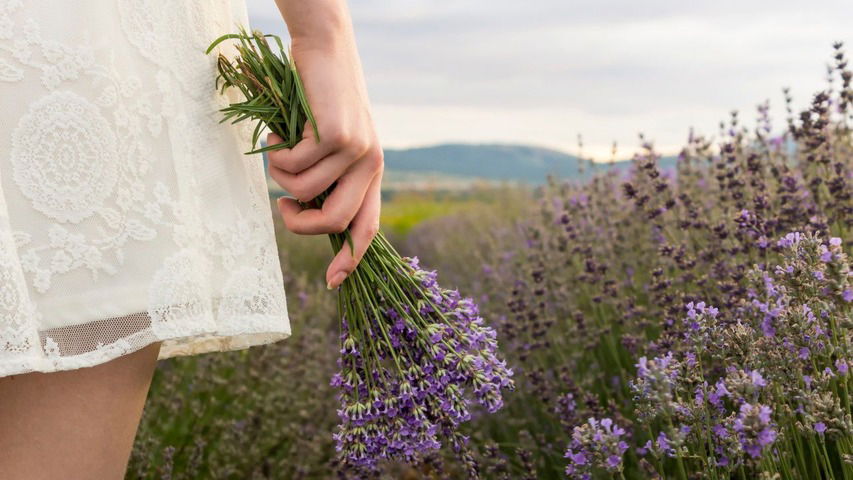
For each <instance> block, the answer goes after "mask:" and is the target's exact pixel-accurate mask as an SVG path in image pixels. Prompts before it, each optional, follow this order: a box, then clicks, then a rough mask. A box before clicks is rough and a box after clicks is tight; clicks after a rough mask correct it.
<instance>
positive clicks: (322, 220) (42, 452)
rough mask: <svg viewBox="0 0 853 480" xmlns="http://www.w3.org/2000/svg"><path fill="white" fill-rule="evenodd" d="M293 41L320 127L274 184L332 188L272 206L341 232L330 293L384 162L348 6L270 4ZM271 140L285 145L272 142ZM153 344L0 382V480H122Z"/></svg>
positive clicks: (365, 226) (287, 216) (374, 214)
mask: <svg viewBox="0 0 853 480" xmlns="http://www.w3.org/2000/svg"><path fill="white" fill-rule="evenodd" d="M276 3H277V4H278V7H279V9H280V10H281V12H282V16H283V17H284V19H285V21H286V23H287V26H288V30H289V31H290V33H291V39H292V41H291V52H292V54H293V58H294V61H295V62H296V63H297V65H298V66H299V69H300V71H301V74H302V77H303V82H304V85H305V90H306V95H307V96H308V101H309V102H311V105H312V108H313V111H314V114H315V117H316V119H317V122H318V125H319V128H320V132H319V133H320V137H321V140H322V141H321V142H320V143H319V144H318V143H316V142H314V140H313V138H312V134H313V132H312V131H310V130H309V131H307V132H306V133H305V138H304V139H303V140H302V141H301V142H300V143H298V144H297V145H296V146H294V148H292V149H288V150H280V151H277V152H275V153H273V154H271V155H270V171H271V175H272V177H273V179H274V180H275V181H276V182H278V183H279V184H280V185H281V186H282V187H283V188H284V189H286V190H287V191H288V192H291V193H293V194H294V195H295V196H296V198H299V199H300V200H306V201H307V200H310V199H312V198H313V197H314V196H316V195H317V194H319V193H321V192H322V191H324V190H325V189H327V188H328V187H329V186H331V185H332V183H334V182H337V184H336V187H335V189H334V191H333V193H332V194H331V196H330V197H329V198H328V199H327V200H326V202H325V204H324V206H323V209H322V210H319V209H315V210H302V208H301V207H300V206H299V204H298V203H297V202H296V200H295V199H293V198H282V199H279V202H278V206H279V210H280V212H281V215H282V217H283V219H284V222H285V224H286V226H287V228H288V229H289V230H291V231H293V232H295V233H298V234H309V235H316V234H325V233H336V232H342V231H343V230H345V229H346V228H347V227H350V229H351V230H350V231H351V234H352V237H353V241H354V245H355V251H354V252H350V251H349V249H348V248H345V249H343V250H342V251H341V252H340V253H339V254H338V255H337V256H336V257H335V258H334V259H333V260H332V262H331V263H330V264H329V267H328V270H327V272H326V282H327V284H328V286H329V287H330V288H334V287H337V286H338V285H340V284H341V282H343V280H344V278H346V275H348V274H349V273H351V272H352V271H353V270H354V269H355V267H356V265H357V264H358V262H359V261H360V259H361V257H362V255H364V251H365V250H366V249H367V246H368V244H369V243H370V241H371V240H372V239H373V237H374V236H375V235H376V232H377V230H378V227H379V208H380V191H379V185H380V182H381V180H382V171H383V156H382V149H381V148H380V147H379V142H378V139H377V137H376V132H375V128H374V125H373V120H372V119H371V116H370V109H369V102H368V98H367V92H366V89H365V86H364V76H363V73H362V70H361V62H360V60H359V56H358V52H357V50H356V47H355V40H354V36H353V33H352V25H351V20H350V15H349V12H348V9H347V6H346V2H345V1H343V0H340V1H337V0H312V1H310V2H306V1H304V0H277V2H276ZM268 140H269V141H270V143H277V142H280V141H281V139H277V138H275V136H274V135H272V136H270V138H269V139H268ZM159 350H160V343H159V342H158V343H154V344H152V345H150V346H148V347H146V348H143V349H141V350H138V351H136V352H134V353H131V354H128V355H124V356H121V357H119V358H117V359H115V360H112V361H109V362H106V363H103V364H100V365H96V366H94V367H88V368H80V369H76V370H69V371H62V372H54V373H27V374H23V375H12V376H7V377H2V378H0V478H2V479H3V480H55V479H58V478H63V479H65V478H68V479H74V480H111V479H116V480H118V479H122V478H124V474H125V470H126V468H127V463H128V460H129V458H130V452H131V449H132V447H133V441H134V437H135V435H136V430H137V428H138V425H139V420H140V418H141V416H142V409H143V406H144V404H145V399H146V396H147V394H148V389H149V387H150V385H151V379H152V376H153V372H154V368H155V366H156V364H157V355H158V353H159Z"/></svg>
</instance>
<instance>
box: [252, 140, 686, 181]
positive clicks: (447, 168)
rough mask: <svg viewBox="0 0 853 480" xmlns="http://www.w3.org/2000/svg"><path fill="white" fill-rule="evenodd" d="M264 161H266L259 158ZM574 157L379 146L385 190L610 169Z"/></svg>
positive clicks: (459, 146)
mask: <svg viewBox="0 0 853 480" xmlns="http://www.w3.org/2000/svg"><path fill="white" fill-rule="evenodd" d="M265 163H266V160H265ZM580 163H581V162H580V159H579V158H578V157H576V156H574V155H570V154H568V153H565V152H560V151H558V150H552V149H548V148H542V147H535V146H529V145H511V144H463V143H453V144H450V143H448V144H439V145H433V146H427V147H416V148H405V149H395V148H386V149H385V175H384V178H383V182H382V183H383V186H385V187H386V188H391V189H408V188H415V189H418V188H424V187H427V186H433V187H435V186H438V187H441V188H450V189H459V188H467V187H468V186H470V185H471V184H472V183H474V182H478V181H479V182H483V181H485V182H510V183H523V184H531V185H536V184H541V183H544V182H545V180H546V179H547V178H548V175H555V176H557V177H558V178H562V179H572V180H583V179H586V178H589V177H591V176H592V175H593V174H594V173H596V172H600V171H604V170H606V169H608V168H611V166H610V165H609V164H606V163H599V164H596V168H595V170H594V171H593V170H591V169H590V167H589V163H588V162H584V171H583V173H581V172H580V169H579V168H578V167H579V164H580ZM630 165H631V162H630V161H628V160H623V161H618V162H615V163H614V164H613V166H612V168H617V169H620V170H622V169H627V168H629V167H630ZM660 165H661V167H663V168H665V169H669V168H673V167H674V166H675V158H674V157H664V158H662V159H661V160H660Z"/></svg>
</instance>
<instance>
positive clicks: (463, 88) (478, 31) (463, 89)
mask: <svg viewBox="0 0 853 480" xmlns="http://www.w3.org/2000/svg"><path fill="white" fill-rule="evenodd" d="M247 6H248V11H249V15H250V24H251V25H252V26H253V27H255V28H259V29H261V30H263V31H265V32H268V33H276V34H279V35H283V36H286V27H285V25H284V22H283V20H281V16H280V14H279V12H278V10H277V8H276V7H275V4H274V2H272V1H269V0H248V1H247ZM486 8H488V12H489V14H488V15H483V14H482V12H483V11H484V9H486ZM350 10H351V14H352V17H353V23H354V25H355V32H356V36H357V39H358V45H359V52H360V54H361V58H362V63H363V66H364V71H365V76H366V79H367V85H368V94H369V95H370V98H371V104H372V109H373V115H374V119H375V121H376V124H377V130H378V134H379V136H380V141H381V143H382V145H383V146H384V147H385V148H392V149H401V148H418V147H421V146H428V145H434V144H443V143H500V142H506V143H508V144H523V145H532V146H539V147H544V148H550V149H554V150H557V151H561V152H565V153H568V154H570V155H575V156H581V157H583V158H590V157H592V158H594V159H595V160H597V161H607V160H609V159H610V157H611V149H612V145H613V142H614V141H615V142H616V143H617V153H616V155H615V157H616V158H630V157H631V156H632V155H633V153H635V152H636V151H637V150H638V149H639V146H640V142H639V140H638V134H639V133H643V134H645V136H646V138H647V139H648V140H649V141H651V142H652V143H653V144H654V145H655V147H656V150H657V151H659V152H660V153H662V154H664V155H674V154H677V153H678V151H680V149H681V147H683V146H684V145H685V143H686V140H687V137H688V132H689V130H690V128H691V127H692V128H694V129H695V131H696V132H697V134H701V135H704V136H706V137H716V136H717V132H718V124H719V122H721V121H726V120H727V119H728V116H729V112H730V111H732V110H737V111H739V113H740V119H741V124H742V125H746V126H749V127H752V126H754V125H755V118H756V116H757V114H756V107H757V105H758V104H760V103H763V102H764V101H765V100H769V102H770V115H771V118H772V120H773V122H774V125H775V126H777V127H778V126H783V125H784V119H785V111H784V103H783V96H782V89H783V88H784V87H789V88H790V89H791V94H792V96H793V105H794V107H795V108H796V109H801V108H805V107H806V106H807V105H808V103H809V101H810V100H811V97H812V95H813V94H814V93H815V92H817V91H818V90H821V89H824V88H825V87H826V82H825V77H826V70H825V66H826V65H827V64H828V63H829V62H830V60H831V57H832V44H833V42H835V41H846V42H845V44H846V45H848V46H849V45H851V44H853V42H851V40H853V33H851V31H850V30H849V28H848V27H847V26H846V25H845V23H846V22H845V21H844V19H845V18H851V17H853V3H849V2H840V1H827V2H821V3H820V4H817V5H812V6H810V7H809V9H808V10H806V11H803V9H802V8H801V4H800V3H799V2H796V1H792V0H782V1H774V2H770V1H764V0H762V1H755V2H749V3H748V4H744V3H743V2H735V1H733V0H724V1H722V2H718V3H717V4H714V5H701V4H700V5H685V4H682V3H681V2H676V1H674V0H654V1H651V2H647V3H645V4H643V5H635V4H633V3H631V2H629V1H628V0H614V1H612V2H608V4H607V5H604V6H603V5H601V3H600V2H595V1H592V0H582V1H579V2H573V3H572V5H566V4H565V3H564V2H560V1H559V0H540V1H538V2H536V8H530V6H529V5H527V6H526V7H525V6H524V5H518V4H517V3H515V2H510V1H509V0H493V1H490V2H486V1H485V0H461V1H459V2H454V3H452V4H435V3H432V2H427V1H426V0H401V1H400V2H397V3H394V4H385V3H383V2H379V1H378V0H361V1H358V2H351V4H350ZM578 135H581V136H582V137H583V143H584V146H583V149H582V150H580V151H579V149H578V145H577V137H578Z"/></svg>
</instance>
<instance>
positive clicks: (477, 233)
mask: <svg viewBox="0 0 853 480" xmlns="http://www.w3.org/2000/svg"><path fill="white" fill-rule="evenodd" d="M829 74H830V78H831V80H830V83H829V84H828V87H827V89H826V90H825V91H822V92H819V93H817V94H816V95H815V96H814V98H813V99H812V102H811V103H810V105H809V106H808V108H807V109H805V110H803V111H801V112H796V111H795V110H794V108H793V106H792V104H793V102H792V100H791V99H790V98H788V99H787V102H786V103H787V105H786V107H787V117H788V118H787V121H786V122H783V124H782V125H772V124H771V119H770V116H769V113H768V106H767V104H763V105H762V106H760V107H759V109H758V115H757V117H758V119H757V122H756V124H755V126H754V127H751V128H749V127H746V126H745V125H744V124H743V122H742V121H741V119H740V118H739V116H738V115H736V114H733V115H732V117H731V119H730V120H728V121H727V122H725V123H724V124H721V128H720V132H719V134H718V135H716V136H715V137H714V138H713V139H711V138H706V137H702V136H699V135H693V136H691V138H689V140H688V142H687V145H686V146H685V147H684V149H683V150H682V152H681V154H680V155H679V161H678V165H677V167H676V169H675V171H662V170H661V169H660V168H659V166H658V164H657V158H658V155H657V154H656V152H655V151H654V148H653V146H652V145H651V144H647V145H645V150H644V153H642V154H640V155H637V157H636V158H635V162H634V168H633V170H632V171H631V172H630V173H629V174H627V175H623V174H620V173H615V172H607V171H606V170H605V169H603V168H602V167H598V168H602V173H601V174H600V175H598V176H597V177H596V178H595V179H594V180H592V181H590V182H587V183H584V184H580V185H578V184H570V183H561V182H558V181H556V180H555V181H552V182H550V183H549V184H548V185H547V186H546V187H543V188H541V189H537V190H536V191H530V192H528V191H515V190H511V191H507V192H505V194H502V195H497V196H491V198H492V201H491V202H488V203H484V204H483V205H482V206H480V207H478V208H477V209H466V210H463V211H459V212H456V213H452V214H449V215H447V216H444V217H441V218H437V219H432V220H429V221H426V222H423V223H421V224H420V225H418V226H416V227H415V228H413V229H412V230H411V231H409V232H408V233H407V234H406V235H405V237H402V236H401V237H400V238H397V239H394V240H395V242H396V244H397V245H399V246H400V247H402V248H401V250H402V251H403V253H406V254H417V255H418V256H419V257H420V260H421V264H422V265H427V266H429V267H431V268H435V269H437V270H438V272H439V280H440V281H441V282H442V283H443V284H446V285H455V286H458V287H459V288H460V290H461V291H462V292H463V293H464V294H465V295H468V296H472V297H473V298H474V299H475V300H476V301H477V302H478V303H479V306H480V312H481V314H482V316H483V317H484V318H485V319H486V320H487V323H490V324H491V325H492V326H494V327H495V328H496V329H497V331H498V340H499V342H500V345H501V348H502V349H503V352H504V354H505V356H506V358H507V360H508V363H509V364H510V366H511V367H512V368H513V369H514V370H515V382H516V390H515V391H514V392H511V393H508V394H507V395H506V397H505V401H506V405H505V407H504V408H503V409H502V410H500V411H499V412H497V413H495V414H487V413H485V412H477V411H475V412H473V413H474V418H473V419H472V420H471V422H469V423H468V424H467V425H465V427H464V429H463V433H465V434H466V435H468V436H469V437H470V439H469V441H468V442H467V446H466V448H464V449H463V450H462V451H461V452H458V453H457V452H452V451H448V452H445V454H443V455H431V456H429V457H427V458H423V459H422V461H421V462H419V463H418V464H415V465H399V464H387V465H384V466H383V474H382V477H383V478H389V479H390V478H404V479H456V478H465V477H466V476H467V475H470V474H472V473H475V474H477V475H478V476H479V477H481V478H484V479H513V480H514V479H540V478H541V479H557V478H566V477H568V478H581V479H583V478H594V479H600V478H617V479H622V478H625V479H646V478H667V479H669V478H675V479H679V480H686V479H694V478H703V479H730V478H733V479H753V478H762V479H768V480H769V479H853V416H852V415H853V399H851V387H853V382H851V377H853V372H849V369H850V365H851V363H853V330H851V327H853V313H852V312H853V309H851V304H852V303H851V302H853V285H851V281H850V264H849V255H850V254H851V242H853V236H851V235H850V232H851V228H853V203H851V193H853V192H851V190H853V189H851V184H850V182H851V172H853V136H851V130H850V121H851V120H852V119H851V102H853V89H851V85H850V84H851V79H853V74H851V72H850V71H849V69H848V67H847V62H846V59H845V58H844V55H843V52H842V50H841V46H840V45H839V46H837V48H836V50H835V52H834V57H833V65H832V66H831V68H830V71H829ZM588 168H589V167H588ZM281 241H282V242H283V243H282V246H281V247H282V248H281V251H282V264H283V266H284V270H285V272H286V277H287V278H286V280H287V289H288V294H289V303H290V309H291V312H292V323H293V325H294V335H293V337H292V338H290V339H288V340H285V341H283V342H279V343H277V344H274V345H270V346H266V347H255V348H251V349H249V350H245V351H240V352H230V353H217V354H211V355H200V356H196V357H190V358H179V359H173V360H170V361H166V362H161V365H160V367H159V368H158V371H157V374H156V376H155V380H154V384H153V387H152V394H151V397H150V399H149V404H148V405H147V407H146V411H145V415H144V418H143V422H142V425H141V427H140V431H139V436H138V439H137V444H136V447H135V449H134V453H133V457H132V459H131V465H130V469H129V472H128V478H145V479H169V478H176V479H189V478H193V479H195V478H236V479H314V478H317V479H325V478H351V477H352V475H349V474H348V472H346V471H341V469H339V468H338V466H337V465H336V464H335V460H334V459H335V451H334V448H335V445H334V440H333V438H332V432H333V431H334V428H335V425H336V424H337V421H338V418H337V413H336V408H338V406H339V405H337V401H336V399H335V394H334V389H333V387H331V386H330V384H329V381H330V379H331V378H332V375H333V374H334V372H335V371H336V370H337V367H336V365H335V360H336V358H337V355H338V343H339V332H338V320H337V319H336V318H335V298H334V295H333V294H331V293H329V292H327V291H326V290H325V289H324V288H323V286H322V284H321V282H320V278H321V276H322V275H321V274H320V273H319V272H321V271H322V270H321V269H322V265H323V262H324V261H325V260H326V259H327V258H328V256H329V252H328V246H327V245H326V244H324V243H323V242H315V241H312V239H303V238H294V237H291V236H288V235H284V234H282V235H281ZM460 453H461V454H460Z"/></svg>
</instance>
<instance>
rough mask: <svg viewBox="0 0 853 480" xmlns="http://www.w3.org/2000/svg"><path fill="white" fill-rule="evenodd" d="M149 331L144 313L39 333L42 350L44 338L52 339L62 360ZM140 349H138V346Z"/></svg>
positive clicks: (45, 345)
mask: <svg viewBox="0 0 853 480" xmlns="http://www.w3.org/2000/svg"><path fill="white" fill-rule="evenodd" d="M150 327H151V317H150V316H149V315H148V314H147V313H144V312H142V313H134V314H132V315H126V316H123V317H112V318H107V319H104V320H97V321H94V322H90V323H86V324H82V325H72V326H70V327H61V328H52V329H49V330H44V331H42V332H40V334H39V336H40V337H41V344H42V348H47V338H48V337H49V338H51V339H53V341H54V342H56V343H57V345H58V348H59V355H60V356H63V357H67V356H71V355H80V354H83V353H87V352H91V351H93V350H97V349H98V348H100V347H103V346H104V345H110V344H112V343H115V342H117V341H118V340H122V339H127V338H128V337H131V336H133V335H135V334H137V333H138V332H141V331H143V330H146V329H149V328H150ZM140 347H141V346H140Z"/></svg>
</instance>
